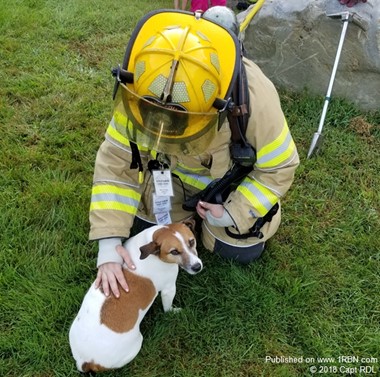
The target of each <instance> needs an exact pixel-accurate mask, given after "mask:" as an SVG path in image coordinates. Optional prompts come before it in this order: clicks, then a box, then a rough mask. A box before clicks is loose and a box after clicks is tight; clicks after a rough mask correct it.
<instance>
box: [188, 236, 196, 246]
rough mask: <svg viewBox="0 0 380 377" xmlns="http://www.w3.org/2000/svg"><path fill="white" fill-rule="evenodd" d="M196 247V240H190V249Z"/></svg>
mask: <svg viewBox="0 0 380 377" xmlns="http://www.w3.org/2000/svg"><path fill="white" fill-rule="evenodd" d="M194 245H195V239H194V238H192V239H191V240H189V247H193V246H194Z"/></svg>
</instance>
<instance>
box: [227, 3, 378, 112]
mask: <svg viewBox="0 0 380 377" xmlns="http://www.w3.org/2000/svg"><path fill="white" fill-rule="evenodd" d="M228 5H229V6H231V7H233V8H235V5H236V3H235V2H233V3H232V2H229V3H228ZM235 9H236V8H235ZM249 11H250V8H248V9H247V11H244V12H241V13H239V14H238V20H239V22H242V21H243V20H244V18H245V17H246V15H247V13H248V12H249ZM343 11H349V12H350V13H351V14H352V15H353V17H352V20H351V22H350V23H349V25H348V29H347V33H346V38H345V42H344V44H343V50H342V54H341V58H340V62H339V65H338V70H337V74H336V78H335V82H334V86H333V90H332V97H334V96H336V97H338V96H339V97H343V98H345V99H347V100H349V101H351V102H353V103H355V104H356V105H357V106H359V107H360V108H362V109H364V110H370V109H375V110H379V109H380V0H368V2H367V3H359V4H357V5H356V6H354V7H352V8H348V7H346V6H344V5H340V4H339V1H337V0H297V1H283V0H282V1H279V0H266V1H265V3H264V5H263V6H262V8H261V9H260V11H259V12H258V13H257V14H256V15H255V17H254V18H253V20H252V21H251V23H250V24H249V26H248V27H247V29H246V30H245V35H244V45H245V47H246V50H247V52H248V56H249V57H250V58H252V60H254V61H255V62H256V63H257V64H258V65H259V66H260V67H261V68H262V70H263V71H264V72H265V74H266V75H267V76H268V77H269V78H270V79H271V80H272V81H273V82H274V84H275V85H276V86H277V87H283V88H287V89H291V90H295V91H301V90H304V89H305V88H307V89H308V90H309V92H311V93H314V94H320V95H325V94H326V92H327V87H328V83H329V80H330V77H331V73H332V68H333V64H334V60H335V55H336V51H337V47H338V42H339V39H340V34H341V31H342V24H343V23H342V21H341V18H340V17H329V16H328V14H331V13H339V12H343Z"/></svg>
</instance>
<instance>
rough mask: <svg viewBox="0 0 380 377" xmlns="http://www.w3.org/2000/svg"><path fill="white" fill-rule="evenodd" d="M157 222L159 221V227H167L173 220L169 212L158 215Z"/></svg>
mask: <svg viewBox="0 0 380 377" xmlns="http://www.w3.org/2000/svg"><path fill="white" fill-rule="evenodd" d="M156 221H157V224H159V225H166V224H171V223H172V219H171V217H170V213H169V212H165V213H156Z"/></svg>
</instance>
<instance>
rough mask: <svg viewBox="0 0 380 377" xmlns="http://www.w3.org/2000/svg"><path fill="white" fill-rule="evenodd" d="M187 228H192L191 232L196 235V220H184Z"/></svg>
mask: <svg viewBox="0 0 380 377" xmlns="http://www.w3.org/2000/svg"><path fill="white" fill-rule="evenodd" d="M182 222H183V223H184V224H185V225H186V226H188V227H189V228H190V230H191V231H192V232H193V233H195V225H196V222H195V220H194V218H192V217H191V218H190V219H187V220H183V221H182Z"/></svg>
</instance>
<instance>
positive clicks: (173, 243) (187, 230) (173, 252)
mask: <svg viewBox="0 0 380 377" xmlns="http://www.w3.org/2000/svg"><path fill="white" fill-rule="evenodd" d="M194 225H195V222H194V220H187V221H184V222H181V223H174V224H168V225H165V226H163V227H162V228H160V229H158V230H156V231H155V232H154V233H153V240H152V241H151V242H149V243H148V244H147V245H144V246H141V247H140V251H141V255H140V259H145V258H147V257H148V256H149V255H151V254H153V255H156V256H158V257H159V258H160V259H161V260H162V261H163V262H166V263H176V264H178V265H179V266H180V267H182V268H183V269H184V270H185V271H187V272H188V273H189V274H196V273H198V272H200V271H201V270H202V268H203V264H202V261H201V260H200V259H199V258H198V252H197V248H196V247H197V241H196V239H195V236H194V233H193V231H194Z"/></svg>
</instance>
